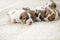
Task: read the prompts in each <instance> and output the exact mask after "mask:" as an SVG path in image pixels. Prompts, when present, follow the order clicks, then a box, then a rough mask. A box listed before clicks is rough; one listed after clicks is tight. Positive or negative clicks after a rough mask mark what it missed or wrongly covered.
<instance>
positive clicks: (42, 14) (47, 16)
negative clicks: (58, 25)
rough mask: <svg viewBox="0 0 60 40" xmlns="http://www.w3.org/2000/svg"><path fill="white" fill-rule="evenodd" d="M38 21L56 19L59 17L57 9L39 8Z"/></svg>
mask: <svg viewBox="0 0 60 40" xmlns="http://www.w3.org/2000/svg"><path fill="white" fill-rule="evenodd" d="M37 14H38V16H37V18H36V20H37V21H54V20H56V19H58V11H57V10H55V9H50V8H49V9H48V8H46V9H45V10H37Z"/></svg>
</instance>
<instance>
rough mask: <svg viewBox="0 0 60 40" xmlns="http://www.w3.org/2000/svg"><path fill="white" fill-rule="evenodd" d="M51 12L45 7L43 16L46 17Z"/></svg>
mask: <svg viewBox="0 0 60 40" xmlns="http://www.w3.org/2000/svg"><path fill="white" fill-rule="evenodd" d="M51 13H52V12H51V11H50V10H49V9H46V10H45V14H44V16H45V17H47V16H48V14H51Z"/></svg>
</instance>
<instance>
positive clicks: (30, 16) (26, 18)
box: [8, 9, 35, 25]
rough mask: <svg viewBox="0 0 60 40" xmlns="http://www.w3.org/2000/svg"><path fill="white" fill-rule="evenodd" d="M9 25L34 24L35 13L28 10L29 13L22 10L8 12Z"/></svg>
mask: <svg viewBox="0 0 60 40" xmlns="http://www.w3.org/2000/svg"><path fill="white" fill-rule="evenodd" d="M8 14H9V16H10V18H11V23H16V22H17V23H23V24H28V25H31V24H32V23H33V22H34V18H35V13H34V11H32V10H30V11H29V12H27V11H25V10H22V9H13V10H11V11H9V12H8Z"/></svg>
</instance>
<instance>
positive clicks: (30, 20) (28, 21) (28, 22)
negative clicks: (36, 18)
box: [26, 13, 33, 24]
mask: <svg viewBox="0 0 60 40" xmlns="http://www.w3.org/2000/svg"><path fill="white" fill-rule="evenodd" d="M27 14H28V16H29V19H28V20H27V21H26V23H27V24H30V22H32V23H33V20H32V18H31V14H30V13H27Z"/></svg>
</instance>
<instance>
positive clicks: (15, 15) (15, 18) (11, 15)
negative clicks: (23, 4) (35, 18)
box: [8, 9, 24, 23]
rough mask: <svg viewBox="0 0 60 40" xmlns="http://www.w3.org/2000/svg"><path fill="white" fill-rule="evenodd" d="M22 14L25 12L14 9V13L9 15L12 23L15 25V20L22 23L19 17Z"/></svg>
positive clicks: (10, 12) (11, 12)
mask: <svg viewBox="0 0 60 40" xmlns="http://www.w3.org/2000/svg"><path fill="white" fill-rule="evenodd" d="M22 12H24V10H16V9H13V10H12V11H9V12H8V14H9V16H10V17H11V22H12V23H13V22H14V20H15V21H16V22H20V19H19V17H20V14H21V13H22Z"/></svg>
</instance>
